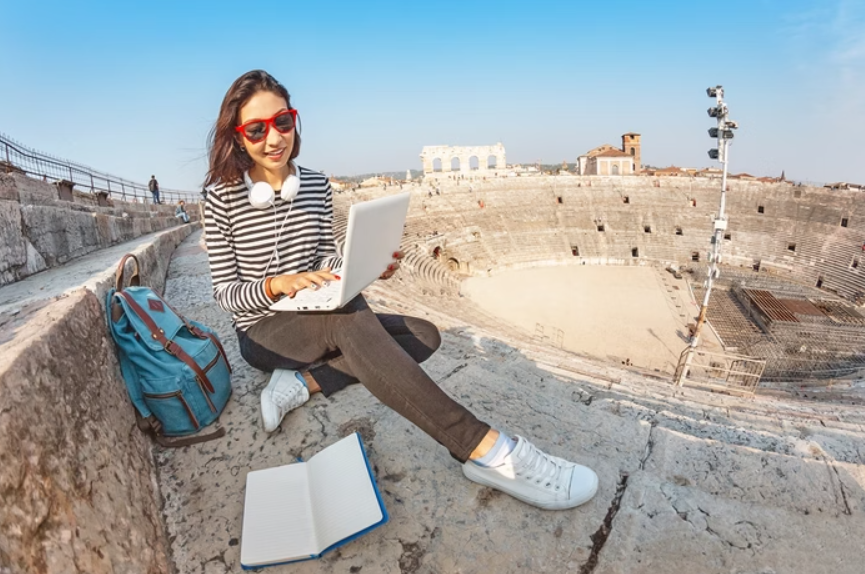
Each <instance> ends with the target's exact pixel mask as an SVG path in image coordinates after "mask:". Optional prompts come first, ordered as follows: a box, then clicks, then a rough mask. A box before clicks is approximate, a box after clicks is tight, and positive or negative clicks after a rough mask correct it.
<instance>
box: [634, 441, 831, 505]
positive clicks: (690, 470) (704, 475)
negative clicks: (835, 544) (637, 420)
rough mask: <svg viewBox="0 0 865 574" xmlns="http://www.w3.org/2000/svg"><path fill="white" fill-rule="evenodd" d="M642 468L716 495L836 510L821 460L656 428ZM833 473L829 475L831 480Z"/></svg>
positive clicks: (763, 502)
mask: <svg viewBox="0 0 865 574" xmlns="http://www.w3.org/2000/svg"><path fill="white" fill-rule="evenodd" d="M652 438H653V449H652V454H651V456H650V457H649V458H648V460H647V461H646V464H645V470H646V472H648V473H652V474H654V475H655V476H657V477H658V478H660V479H662V480H664V481H667V482H671V483H673V484H678V485H680V486H689V487H692V488H695V489H697V490H700V491H702V492H705V493H707V494H710V495H712V496H715V497H718V498H724V499H729V500H735V501H739V502H749V503H755V504H764V505H769V506H773V507H778V508H786V509H789V510H793V511H796V512H801V513H803V514H806V515H807V514H815V515H817V514H826V515H828V516H839V515H840V514H843V513H844V511H845V507H844V504H843V500H842V497H841V496H840V492H839V485H838V482H837V479H834V473H833V472H832V470H831V469H830V468H829V466H828V465H827V463H826V462H825V461H824V460H820V459H814V458H810V459H804V458H799V457H794V456H784V455H780V454H774V453H769V452H764V451H759V450H755V449H751V448H747V447H740V446H733V445H730V444H725V443H723V442H716V441H710V440H702V439H699V438H696V437H693V436H688V435H685V434H681V433H678V432H675V431H670V430H667V429H663V428H656V429H655V432H654V433H653V435H652ZM833 479H834V480H833Z"/></svg>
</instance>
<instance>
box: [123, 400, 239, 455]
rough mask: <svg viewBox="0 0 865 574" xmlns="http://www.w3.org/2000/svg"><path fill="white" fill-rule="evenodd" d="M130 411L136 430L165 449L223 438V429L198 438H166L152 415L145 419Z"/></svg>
mask: <svg viewBox="0 0 865 574" xmlns="http://www.w3.org/2000/svg"><path fill="white" fill-rule="evenodd" d="M132 410H133V411H135V423H136V424H137V425H138V428H139V429H141V431H142V432H143V433H144V434H147V435H150V436H152V437H153V439H154V440H155V441H156V442H157V443H159V446H162V447H165V448H178V447H182V446H189V445H193V444H198V443H200V442H207V441H209V440H213V439H217V438H219V437H223V436H225V429H224V428H222V427H220V428H218V429H216V430H215V431H213V432H212V433H207V434H203V435H198V436H187V437H167V436H165V435H164V434H162V423H161V422H159V419H157V418H156V417H155V416H153V415H150V416H149V417H147V418H145V417H142V416H141V414H140V413H139V412H138V410H137V409H135V408H133V409H132Z"/></svg>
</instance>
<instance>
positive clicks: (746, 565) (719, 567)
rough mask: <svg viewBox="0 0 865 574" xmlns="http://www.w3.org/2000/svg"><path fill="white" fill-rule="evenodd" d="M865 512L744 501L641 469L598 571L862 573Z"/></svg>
mask: <svg viewBox="0 0 865 574" xmlns="http://www.w3.org/2000/svg"><path fill="white" fill-rule="evenodd" d="M863 539H865V515H863V514H862V513H860V512H857V513H854V514H852V515H847V514H843V515H841V516H838V517H831V516H827V515H826V514H825V513H823V514H810V515H808V514H804V513H801V512H795V511H792V510H788V509H784V508H775V507H772V506H769V505H763V504H755V503H749V502H738V501H733V500H729V499H726V498H720V497H717V496H713V495H711V494H709V493H707V492H702V491H700V490H699V489H697V488H693V487H687V486H678V485H676V484H674V483H672V482H668V481H665V480H663V479H658V478H657V477H654V476H651V475H650V474H648V473H646V472H639V473H637V474H636V475H633V476H631V477H630V479H629V480H628V484H627V488H626V491H625V494H624V497H623V498H622V501H621V508H620V509H619V510H618V514H616V516H615V519H614V520H613V522H612V531H611V533H610V536H609V538H608V539H607V541H606V545H605V546H604V547H603V550H602V551H601V553H600V557H599V558H600V559H599V562H598V565H597V568H596V569H595V570H594V573H595V574H643V573H645V574H650V573H651V574H656V573H658V572H665V573H669V574H692V573H694V572H699V573H700V574H730V573H736V574H769V573H779V574H780V573H782V572H791V573H802V574H824V573H825V574H830V573H831V574H858V573H860V572H862V555H861V554H862V552H861V548H862V540H863Z"/></svg>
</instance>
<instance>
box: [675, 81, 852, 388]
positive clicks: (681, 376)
mask: <svg viewBox="0 0 865 574" xmlns="http://www.w3.org/2000/svg"><path fill="white" fill-rule="evenodd" d="M706 94H708V96H709V97H710V98H716V100H717V104H716V105H715V107H712V108H709V110H708V113H709V117H711V118H716V119H717V120H718V125H717V127H713V128H710V129H709V135H710V136H711V137H713V138H717V140H718V147H717V148H713V149H710V150H709V158H710V159H714V160H718V161H720V162H721V164H722V167H723V170H722V172H721V206H720V210H719V212H718V214H717V217H716V216H715V215H713V216H712V219H713V220H714V228H713V232H712V236H711V238H710V240H709V244H710V250H709V252H708V254H707V255H706V261H708V264H709V269H708V272H707V273H706V281H705V283H703V288H704V289H705V293H704V294H703V303H702V305H701V306H700V314H699V316H698V317H697V323H696V325H694V328H693V329H692V331H691V337H690V340H689V341H688V349H687V353H683V354H682V360H681V361H680V362H679V364H678V365H677V366H676V374H675V379H676V380H675V384H676V386H677V387H681V386H682V385H684V384H685V379H686V378H688V376H689V373H690V370H691V369H690V366H691V362H692V361H693V359H694V353H695V350H696V347H697V345H698V342H699V339H700V331H701V329H702V326H703V323H705V321H706V312H707V308H708V306H709V298H710V295H711V293H712V284H713V283H714V282H715V280H716V279H718V278H719V277H720V275H721V273H720V271H719V269H718V265H719V264H720V263H721V248H722V246H723V241H722V240H721V239H722V237H724V232H725V230H726V229H727V218H726V216H725V214H724V208H725V205H726V197H727V161H728V159H729V158H728V156H727V154H728V149H729V146H730V144H731V143H732V142H731V141H730V140H732V139H733V130H735V129H737V128H738V127H739V124H737V123H736V122H734V121H733V120H731V119H729V118H728V117H727V114H728V112H729V109H728V108H727V104H726V103H725V102H724V88H722V87H721V86H715V87H714V88H707V89H706ZM862 249H863V250H865V245H863V246H862Z"/></svg>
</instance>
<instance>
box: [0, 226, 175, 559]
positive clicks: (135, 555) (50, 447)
mask: <svg viewBox="0 0 865 574" xmlns="http://www.w3.org/2000/svg"><path fill="white" fill-rule="evenodd" d="M190 231H191V228H190V226H185V227H179V228H175V229H172V230H169V231H167V232H164V233H161V234H159V235H156V236H154V237H152V238H150V239H149V240H148V241H146V242H145V243H144V244H141V245H139V246H138V247H137V248H135V249H134V252H135V253H136V255H137V256H138V258H139V261H140V263H141V267H142V269H141V272H142V276H143V278H144V282H145V283H147V284H149V285H151V286H152V287H154V288H156V289H157V290H161V289H162V288H163V286H164V282H165V274H166V271H167V269H168V262H169V259H170V256H171V253H172V252H173V251H174V248H175V247H176V245H177V244H178V243H179V242H180V241H181V240H182V239H183V238H184V237H185V236H186V235H187V234H188V233H189V232H190ZM108 258H111V259H113V260H114V264H115V265H116V263H117V258H116V257H114V255H113V254H109V255H108V256H106V259H108ZM98 268H99V269H100V271H99V272H97V273H95V274H94V275H93V276H91V277H89V279H87V280H86V281H79V283H78V284H79V287H77V288H74V287H71V286H69V287H71V288H68V289H66V290H64V291H62V292H61V293H60V294H59V295H55V296H52V297H48V298H42V299H34V300H31V301H29V303H27V304H26V305H25V306H24V307H23V308H21V309H19V310H18V312H16V313H14V314H13V315H11V319H10V318H9V317H10V316H9V315H7V321H6V322H5V323H3V324H2V326H0V357H2V359H0V436H2V437H3V440H2V441H0V500H2V501H3V503H2V506H0V572H3V573H4V574H6V573H7V572H9V573H16V574H17V573H19V572H20V573H24V572H26V573H46V574H49V573H50V574H54V573H57V574H60V573H62V574H66V573H81V574H84V573H87V574H102V573H106V574H107V573H110V572H142V573H147V574H157V573H163V572H168V571H169V559H168V543H167V540H166V537H165V532H164V527H163V524H162V520H161V517H160V506H161V497H160V496H159V491H158V485H157V481H156V475H155V470H154V466H153V460H152V452H151V447H150V443H149V441H148V440H147V439H146V437H145V436H144V435H142V434H141V433H140V432H139V431H138V429H137V428H136V426H135V420H134V416H133V412H132V410H131V406H130V404H129V400H128V398H127V395H126V389H125V387H124V386H123V384H122V382H121V378H120V373H119V366H118V364H117V360H116V355H115V349H114V344H113V341H112V340H111V338H110V335H109V333H108V331H107V327H106V318H105V311H104V303H103V300H104V296H105V293H106V292H107V290H108V289H109V288H110V287H111V286H112V285H113V281H114V277H113V270H114V268H113V266H110V265H108V264H105V265H101V266H99V267H98ZM58 271H59V270H58ZM71 276H72V277H74V276H75V275H74V274H71ZM82 283H84V285H85V286H84V287H81V286H80V285H81V284H82ZM12 287H16V286H12ZM6 289H7V290H8V289H9V288H6Z"/></svg>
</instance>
